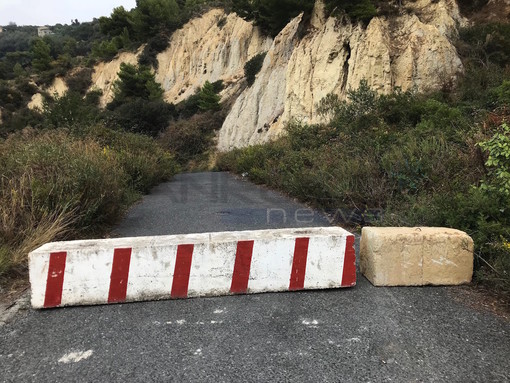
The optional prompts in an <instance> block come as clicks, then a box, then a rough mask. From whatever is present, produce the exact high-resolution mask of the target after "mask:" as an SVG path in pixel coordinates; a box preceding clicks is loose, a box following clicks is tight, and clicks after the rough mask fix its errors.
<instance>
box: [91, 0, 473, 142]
mask: <svg viewBox="0 0 510 383" xmlns="http://www.w3.org/2000/svg"><path fill="white" fill-rule="evenodd" d="M463 23H465V21H464V20H463V19H462V17H461V16H460V13H459V9H458V7H457V4H456V2H455V0H438V1H434V2H431V1H429V0H416V1H406V2H404V5H403V6H402V8H401V9H400V12H399V13H398V15H394V16H388V17H376V18H374V19H372V20H371V21H370V23H369V24H368V25H367V26H364V25H361V24H352V23H351V22H349V21H348V20H347V19H346V18H342V17H340V18H337V17H329V18H328V17H326V16H325V14H324V10H323V5H322V2H321V1H318V2H317V4H316V7H315V10H314V12H313V15H312V18H311V20H309V22H305V21H304V20H303V17H302V16H299V17H297V18H295V19H294V20H292V21H291V22H290V23H289V24H288V25H287V26H286V27H285V28H284V29H283V30H282V32H281V33H280V34H279V35H278V36H277V37H276V38H275V39H274V41H273V40H272V39H270V38H267V37H264V36H262V35H261V34H260V32H259V30H258V28H256V27H254V26H253V25H252V24H251V23H249V22H246V21H244V20H243V19H241V18H240V17H238V16H237V15H235V14H228V15H227V14H226V13H225V12H224V11H222V10H220V9H213V10H211V11H209V12H207V13H205V14H204V15H203V16H201V17H199V18H196V19H193V20H191V21H190V22H189V23H188V24H186V25H185V26H184V27H183V28H182V29H181V30H179V31H177V32H175V33H174V35H173V36H172V38H171V41H170V44H169V47H168V49H167V50H165V51H164V52H162V53H160V54H159V55H158V57H157V59H158V64H159V67H158V69H157V71H156V79H157V81H158V82H160V83H161V85H162V87H163V89H164V91H165V100H166V101H168V102H172V103H178V102H180V101H182V100H184V99H186V98H187V97H189V96H191V95H192V94H193V93H194V92H195V91H196V90H197V89H198V88H200V87H201V86H202V85H203V84H204V83H205V81H210V82H214V81H217V80H223V81H224V83H225V85H226V88H225V90H224V92H223V94H222V96H223V99H224V100H226V99H231V100H230V101H231V104H232V108H231V110H230V112H229V114H228V116H227V118H226V120H225V123H224V124H223V127H222V129H221V130H220V132H219V138H218V148H219V149H220V150H222V151H225V150H229V149H231V148H234V147H242V146H246V145H251V144H257V143H262V142H266V141H267V140H270V139H272V138H274V137H277V136H278V135H279V134H281V133H282V131H283V128H284V126H285V123H286V122H288V121H289V120H291V119H293V118H295V119H299V120H302V121H305V122H311V123H316V122H319V121H321V117H320V116H319V115H318V114H317V104H318V103H319V102H320V100H321V99H322V98H323V97H325V96H326V95H327V94H328V93H334V94H337V95H339V96H340V97H341V98H345V97H346V94H347V91H348V90H349V89H355V88H357V87H358V86H359V83H360V81H361V80H363V79H365V80H367V82H368V84H369V85H370V86H371V87H372V88H373V89H375V90H377V91H379V92H381V93H388V92H391V91H392V90H393V89H394V88H395V87H400V88H401V89H402V90H408V89H416V90H418V91H423V90H428V89H437V88H438V87H440V86H441V85H442V84H444V83H445V82H450V81H455V78H456V75H457V74H458V73H459V72H460V71H462V69H463V68H462V63H461V61H460V58H459V57H458V54H457V52H456V49H455V47H454V46H453V44H452V40H453V38H454V37H455V35H456V33H457V29H458V27H459V26H460V25H462V24H463ZM266 51H267V52H268V53H267V55H266V58H265V61H264V63H263V66H262V69H261V71H260V73H259V74H258V75H257V78H256V80H255V83H254V84H253V85H252V86H251V87H247V86H246V84H245V81H244V73H243V68H244V65H245V64H246V62H247V61H248V60H249V59H250V58H252V57H253V56H255V55H256V54H258V53H261V52H266ZM136 61H137V54H134V53H123V54H121V55H120V56H119V57H117V58H116V59H115V60H113V61H111V62H108V63H102V64H99V65H98V66H96V67H95V71H94V75H93V83H94V85H93V87H96V88H99V89H101V90H103V97H102V99H101V103H102V105H103V106H104V105H106V104H107V103H108V102H109V101H111V99H112V97H113V88H112V85H113V82H114V81H115V79H116V78H117V72H118V70H119V68H120V63H121V62H128V63H136Z"/></svg>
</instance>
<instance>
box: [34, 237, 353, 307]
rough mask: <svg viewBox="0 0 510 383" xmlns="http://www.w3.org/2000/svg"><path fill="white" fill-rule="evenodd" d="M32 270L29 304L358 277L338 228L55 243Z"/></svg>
mask: <svg viewBox="0 0 510 383" xmlns="http://www.w3.org/2000/svg"><path fill="white" fill-rule="evenodd" d="M29 269H30V284H31V288H32V306H33V307H34V308H51V307H62V306H73V305H94V304H107V303H121V302H134V301H147V300H159V299H172V298H189V297H201V296H220V295H231V294H246V293H261V292H271V291H293V290H308V289H327V288H338V287H350V286H354V285H355V284H356V266H355V252H354V236H353V235H352V234H350V233H349V232H347V231H345V230H343V229H341V228H338V227H331V228H329V227H327V228H309V229H283V230H264V231H244V232H225V233H211V234H190V235H174V236H162V237H141V238H123V239H106V240H92V241H72V242H57V243H50V244H47V245H44V246H42V247H41V248H39V249H37V250H35V251H33V252H32V253H30V256H29Z"/></svg>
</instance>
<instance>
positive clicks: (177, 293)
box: [172, 245, 195, 298]
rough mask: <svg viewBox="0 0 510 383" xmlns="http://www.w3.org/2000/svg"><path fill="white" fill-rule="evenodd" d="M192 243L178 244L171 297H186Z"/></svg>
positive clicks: (191, 257)
mask: <svg viewBox="0 0 510 383" xmlns="http://www.w3.org/2000/svg"><path fill="white" fill-rule="evenodd" d="M194 247H195V246H194V245H179V246H178V247H177V258H176V260H175V270H174V279H173V282H172V298H187V297H188V284H189V274H190V271H191V261H192V259H193V249H194Z"/></svg>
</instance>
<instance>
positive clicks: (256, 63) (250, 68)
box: [244, 52, 267, 86]
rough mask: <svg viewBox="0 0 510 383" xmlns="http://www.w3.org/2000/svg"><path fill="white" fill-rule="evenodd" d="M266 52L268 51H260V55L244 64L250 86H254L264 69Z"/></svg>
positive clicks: (245, 75)
mask: <svg viewBox="0 0 510 383" xmlns="http://www.w3.org/2000/svg"><path fill="white" fill-rule="evenodd" d="M266 54H267V52H263V53H259V54H258V55H255V56H253V57H252V58H251V59H250V60H248V61H247V62H246V64H245V65H244V77H245V78H246V82H247V83H248V86H252V85H253V83H254V82H255V78H256V76H257V74H258V73H259V72H260V70H261V69H262V64H264V59H265V58H266Z"/></svg>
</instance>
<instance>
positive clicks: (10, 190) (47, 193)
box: [0, 127, 176, 276]
mask: <svg viewBox="0 0 510 383" xmlns="http://www.w3.org/2000/svg"><path fill="white" fill-rule="evenodd" d="M93 136H98V137H99V138H98V139H96V138H92V137H93ZM0 168H1V169H2V177H1V180H0V276H1V275H3V274H5V273H6V272H7V271H9V270H13V269H14V270H15V271H16V270H17V271H22V270H24V269H25V267H26V255H27V254H28V252H29V251H31V250H33V249H34V248H36V247H38V246H40V245H42V244H44V243H46V242H50V241H53V240H57V239H65V238H70V237H73V238H76V237H83V236H87V235H97V234H98V233H99V232H102V231H103V230H104V229H105V228H106V227H108V226H109V225H111V224H112V223H114V222H115V220H117V219H118V218H119V217H120V216H121V214H122V213H123V211H124V209H125V208H126V207H127V205H128V204H129V203H132V202H133V201H134V200H135V199H136V198H137V197H138V196H139V194H140V192H145V191H147V190H148V189H149V188H150V187H151V186H153V185H154V184H156V183H158V182H160V181H162V180H166V179H168V178H169V177H170V176H171V175H172V174H173V172H174V171H175V169H176V168H175V163H174V161H173V159H172V157H170V156H169V154H167V153H166V152H164V151H163V150H162V149H160V148H159V147H158V146H157V145H156V144H155V143H154V141H153V140H151V139H149V138H147V137H145V138H143V137H140V136H136V135H129V134H124V133H121V132H114V131H110V130H108V129H106V128H101V127H97V128H96V129H95V130H93V131H91V132H89V135H85V136H83V137H82V138H79V139H78V138H76V137H74V136H72V135H70V134H69V133H66V132H64V131H62V130H52V131H51V132H49V131H46V132H36V131H33V130H25V131H24V132H23V133H19V134H15V135H11V136H10V137H9V138H8V139H6V140H4V141H0Z"/></svg>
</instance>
